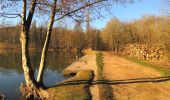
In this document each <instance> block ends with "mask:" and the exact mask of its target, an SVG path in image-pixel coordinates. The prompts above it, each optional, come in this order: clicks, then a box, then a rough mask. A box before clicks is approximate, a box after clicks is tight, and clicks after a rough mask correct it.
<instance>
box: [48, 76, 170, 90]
mask: <svg viewBox="0 0 170 100" xmlns="http://www.w3.org/2000/svg"><path fill="white" fill-rule="evenodd" d="M165 81H170V76H164V77H154V78H134V79H124V80H96V81H89V80H74V81H66V82H61V83H58V84H57V85H55V86H51V87H48V88H53V87H59V86H67V85H81V84H90V85H96V84H108V85H118V84H133V83H149V82H152V83H159V82H165Z"/></svg>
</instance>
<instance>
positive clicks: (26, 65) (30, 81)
mask: <svg viewBox="0 0 170 100" xmlns="http://www.w3.org/2000/svg"><path fill="white" fill-rule="evenodd" d="M34 3H35V2H34ZM34 6H35V5H34ZM33 10H34V9H33ZM31 13H33V11H32V12H31ZM32 16H33V14H32ZM32 16H30V14H29V19H30V20H29V22H30V23H27V21H26V0H23V1H22V30H21V34H20V42H21V48H22V68H23V71H24V76H25V81H26V85H27V86H28V87H30V88H32V87H34V88H35V87H37V86H36V82H35V79H34V71H33V70H32V67H31V63H30V58H29V51H28V48H29V45H28V43H29V34H28V33H29V27H30V24H31V19H32V18H30V17H32Z"/></svg>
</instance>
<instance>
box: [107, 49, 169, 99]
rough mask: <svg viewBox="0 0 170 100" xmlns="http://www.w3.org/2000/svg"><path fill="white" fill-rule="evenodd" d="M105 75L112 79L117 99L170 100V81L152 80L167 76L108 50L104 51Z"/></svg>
mask: <svg viewBox="0 0 170 100" xmlns="http://www.w3.org/2000/svg"><path fill="white" fill-rule="evenodd" d="M104 75H105V76H106V78H107V79H108V80H110V81H111V86H112V88H113V95H114V98H115V99H116V100H170V81H163V82H152V81H155V80H162V79H163V80H166V79H167V78H159V77H161V74H160V73H159V72H156V71H155V70H153V69H151V68H147V67H143V66H140V65H137V64H136V63H133V62H131V61H128V60H126V59H123V58H120V57H117V56H115V55H113V54H111V53H108V52H104ZM169 79H170V78H169V77H168V80H169ZM118 80H119V81H118ZM116 82H117V83H116Z"/></svg>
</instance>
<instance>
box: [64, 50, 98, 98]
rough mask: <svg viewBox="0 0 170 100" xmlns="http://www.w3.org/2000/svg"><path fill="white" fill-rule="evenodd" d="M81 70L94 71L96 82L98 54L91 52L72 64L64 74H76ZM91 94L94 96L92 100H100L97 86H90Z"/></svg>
mask: <svg viewBox="0 0 170 100" xmlns="http://www.w3.org/2000/svg"><path fill="white" fill-rule="evenodd" d="M80 70H92V71H93V72H94V79H93V81H96V80H97V78H96V76H97V65H96V53H95V52H90V53H88V54H86V55H85V56H83V57H82V58H80V59H79V60H78V61H76V62H74V63H72V64H71V65H70V66H68V67H67V68H66V69H65V70H64V71H63V73H64V74H68V73H76V72H78V71H80ZM90 93H91V95H92V100H99V89H98V85H97V84H93V85H91V86H90Z"/></svg>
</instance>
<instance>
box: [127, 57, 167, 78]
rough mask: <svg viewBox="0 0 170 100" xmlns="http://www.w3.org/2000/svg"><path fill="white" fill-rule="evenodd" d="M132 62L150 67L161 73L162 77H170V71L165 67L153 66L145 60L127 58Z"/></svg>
mask: <svg viewBox="0 0 170 100" xmlns="http://www.w3.org/2000/svg"><path fill="white" fill-rule="evenodd" d="M126 59H128V60H130V61H133V62H135V63H137V64H139V65H141V66H145V67H150V68H153V69H154V70H156V71H158V72H160V73H161V74H162V75H164V76H169V75H170V70H169V69H167V68H166V67H165V66H160V65H153V64H151V63H149V62H147V61H144V60H140V59H136V58H126Z"/></svg>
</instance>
